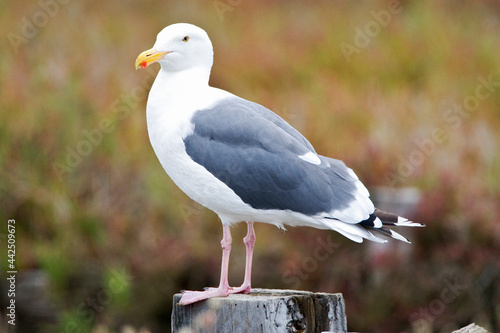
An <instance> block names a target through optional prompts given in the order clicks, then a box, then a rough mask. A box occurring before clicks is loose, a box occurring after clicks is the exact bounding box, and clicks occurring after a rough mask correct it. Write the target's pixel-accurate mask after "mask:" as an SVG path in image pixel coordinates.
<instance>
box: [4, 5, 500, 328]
mask: <svg viewBox="0 0 500 333" xmlns="http://www.w3.org/2000/svg"><path fill="white" fill-rule="evenodd" d="M176 22H189V23H193V24H196V25H198V26H200V27H202V28H204V29H205V30H206V31H207V32H208V34H209V36H210V37H211V39H212V42H213V44H214V49H215V64H214V68H213V70H212V77H211V85H213V86H217V87H220V88H223V89H226V90H229V91H231V92H233V93H235V94H237V95H240V96H242V97H244V98H246V99H249V100H253V101H256V102H259V103H261V104H263V105H265V106H267V107H269V108H270V109H272V110H274V111H275V112H277V113H278V114H280V115H281V116H282V117H284V118H285V119H286V120H287V121H289V122H290V123H291V124H292V125H293V126H295V127H296V128H298V129H299V130H300V131H301V132H302V133H303V134H304V135H305V136H306V137H307V138H308V139H309V140H310V141H311V142H312V144H313V145H314V146H315V147H316V149H317V151H318V152H319V153H321V154H323V155H327V156H331V157H335V158H339V159H342V160H344V161H345V162H346V163H347V164H348V165H349V166H350V167H351V168H353V169H354V170H355V172H356V173H357V174H358V176H359V177H360V178H361V180H362V181H363V182H364V183H365V184H366V185H367V186H368V187H369V188H370V189H372V190H373V192H374V193H389V194H391V193H392V196H393V197H395V198H396V199H401V198H400V195H399V194H398V193H400V192H397V191H398V189H401V188H403V189H405V191H406V192H408V191H407V190H408V189H409V191H410V193H415V191H418V193H419V197H420V199H419V200H418V202H416V203H415V205H414V206H413V208H408V209H407V214H410V216H408V217H410V218H412V219H414V220H416V221H418V222H421V223H425V224H426V225H427V227H426V228H425V229H418V230H409V231H408V230H403V231H402V232H403V233H404V234H405V235H407V236H408V237H409V238H411V240H412V245H405V244H394V243H391V244H388V245H387V246H386V247H385V248H383V249H381V248H379V247H374V246H373V245H370V244H366V243H364V244H362V245H359V244H354V243H352V242H349V241H348V240H346V239H344V238H343V237H342V236H340V235H337V234H334V233H333V232H332V233H329V232H327V231H319V230H313V229H309V228H300V229H291V230H289V231H287V232H282V231H280V230H278V229H276V228H274V227H272V226H269V225H264V224H259V225H257V227H256V232H257V244H256V249H255V259H254V272H253V285H254V286H255V287H262V288H297V289H306V290H312V291H322V292H332V293H333V292H341V293H343V294H344V297H345V299H346V305H347V316H348V325H349V330H350V331H370V332H450V331H451V330H453V329H456V328H459V327H462V326H465V325H466V324H469V323H470V322H476V323H477V324H479V325H482V326H484V327H486V328H488V329H489V330H490V331H492V332H494V331H499V330H500V282H499V280H500V263H499V261H500V259H499V258H500V256H499V253H500V251H499V249H500V223H499V222H498V216H500V204H499V203H500V173H499V169H500V147H499V144H500V93H499V91H500V56H499V55H500V34H499V32H500V2H498V1H472V0H470V1H439V2H437V1H431V0H424V1H402V2H395V3H394V2H393V1H384V0H381V1H356V2H354V1H298V0H291V1H277V0H276V1H263V0H260V1H244V0H241V1H229V0H220V1H219V0H215V1H212V0H210V1H201V0H200V1H161V2H160V1H156V2H153V1H129V0H125V1H124V0H122V1H118V0H108V1H94V0H89V1H77V0H64V1H63V0H59V1H57V0H41V1H39V2H36V1H11V0H7V1H6V0H4V1H1V2H0V35H1V36H3V39H2V40H3V44H2V47H1V48H0V59H1V61H0V165H1V169H0V170H1V178H0V204H1V210H0V220H1V221H2V226H3V227H2V228H1V230H0V239H1V242H2V244H6V239H7V236H6V234H7V227H6V224H7V220H8V219H15V220H16V222H17V224H16V226H17V229H16V236H17V243H16V245H17V253H16V254H17V256H16V264H17V269H18V272H19V273H18V275H17V289H18V292H17V295H16V300H17V315H18V325H17V332H134V331H137V332H139V331H141V332H165V331H170V326H169V324H170V311H171V307H172V305H171V301H172V295H173V294H174V293H177V292H179V291H180V290H181V289H195V290H199V289H201V288H202V287H205V286H215V285H216V284H217V282H218V279H219V269H220V244H219V240H220V239H221V237H222V233H221V230H222V228H221V225H220V222H219V221H218V219H217V217H216V216H215V214H213V213H212V212H210V211H207V210H206V209H204V208H202V207H200V206H199V205H197V204H196V203H193V202H192V201H191V200H190V199H189V198H188V197H186V196H185V195H184V194H183V193H182V192H181V191H180V190H179V189H178V188H176V186H175V185H174V184H173V182H172V181H171V180H170V179H169V178H168V176H167V175H166V174H165V172H164V171H163V169H162V167H161V165H160V163H159V162H158V161H157V158H156V156H155V155H154V152H153V150H152V148H151V146H150V143H149V139H148V135H147V130H146V122H145V121H146V118H145V107H146V99H147V92H148V91H149V87H150V85H151V83H152V80H153V78H154V76H155V75H156V72H157V71H158V69H159V66H157V65H155V66H151V67H150V68H148V69H147V70H143V71H135V69H134V61H135V58H136V57H137V55H138V54H139V53H140V52H142V51H143V50H146V49H148V48H150V47H151V46H152V45H153V43H154V41H155V37H156V34H157V33H158V32H159V31H160V30H161V29H162V28H163V27H165V26H167V25H169V24H172V23H176ZM380 189H382V190H380ZM406 192H404V193H406ZM413 196H414V197H415V195H413ZM375 199H377V198H375ZM393 201H394V200H393ZM395 202H396V204H397V203H398V202H400V201H398V200H395ZM233 229H234V231H233V240H234V242H233V253H232V257H231V264H230V283H231V284H232V285H239V284H240V283H241V280H242V278H243V269H244V267H243V266H244V264H243V260H244V246H243V243H242V242H241V238H242V237H243V236H244V234H245V231H246V228H245V227H244V226H243V225H239V226H237V227H236V228H233ZM325 242H326V244H330V245H329V246H330V247H329V249H334V250H333V251H330V252H329V255H328V256H327V258H324V257H321V258H319V257H317V255H315V249H317V248H318V246H322V245H321V244H325ZM332 244H334V245H332ZM2 252H3V253H6V250H5V247H4V249H2ZM1 257H2V260H1V261H0V270H1V273H0V274H2V279H1V282H0V283H1V287H2V290H3V291H2V293H1V295H0V301H1V305H2V309H1V311H2V314H3V315H2V317H3V318H2V320H4V319H5V312H4V311H5V306H4V305H6V304H7V301H8V300H7V298H6V297H7V296H6V292H5V290H6V287H7V285H6V282H5V281H6V280H5V278H4V277H3V276H4V274H5V272H6V271H7V260H6V259H3V258H6V257H4V256H3V255H2V256H1ZM4 327H5V326H4Z"/></svg>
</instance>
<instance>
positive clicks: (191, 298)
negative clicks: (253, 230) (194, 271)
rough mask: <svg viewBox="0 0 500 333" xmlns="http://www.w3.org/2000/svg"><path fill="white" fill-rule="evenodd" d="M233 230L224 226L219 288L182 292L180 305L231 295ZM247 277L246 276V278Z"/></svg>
mask: <svg viewBox="0 0 500 333" xmlns="http://www.w3.org/2000/svg"><path fill="white" fill-rule="evenodd" d="M231 242H232V240H231V230H230V229H229V226H227V225H224V226H223V237H222V241H221V242H220V244H221V246H222V267H221V272H220V283H219V287H218V288H210V289H207V290H205V291H185V292H184V293H183V294H182V297H181V300H180V301H179V304H180V305H187V304H191V303H195V302H199V301H202V300H204V299H207V298H211V297H218V296H222V297H226V296H227V295H229V291H230V287H229V282H228V278H227V275H228V270H229V254H230V253H231ZM245 279H246V278H245Z"/></svg>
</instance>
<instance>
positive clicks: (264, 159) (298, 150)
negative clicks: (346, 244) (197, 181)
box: [184, 97, 373, 223]
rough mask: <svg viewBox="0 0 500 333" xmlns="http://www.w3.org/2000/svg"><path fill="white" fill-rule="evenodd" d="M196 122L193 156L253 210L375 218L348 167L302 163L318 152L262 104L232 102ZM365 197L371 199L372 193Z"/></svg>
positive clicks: (190, 145) (190, 139) (189, 143)
mask: <svg viewBox="0 0 500 333" xmlns="http://www.w3.org/2000/svg"><path fill="white" fill-rule="evenodd" d="M192 122H193V124H194V131H193V133H192V134H190V135H188V136H186V137H185V139H184V143H185V147H186V152H187V154H188V155H189V156H190V157H191V158H192V159H193V160H194V161H195V162H196V163H198V164H200V165H202V166H204V167H205V168H206V169H207V170H208V171H209V172H210V173H212V174H213V175H214V176H215V177H217V178H218V179H219V180H220V181H222V182H224V183H225V184H226V185H227V186H228V187H230V188H231V189H232V190H233V191H234V192H235V193H236V194H237V195H238V196H239V197H240V198H241V199H242V200H243V201H244V202H245V203H247V204H249V205H250V206H252V207H253V208H256V209H279V210H291V211H294V212H300V213H303V214H307V215H317V214H325V215H328V216H329V217H333V218H337V217H336V215H335V212H337V213H338V214H337V216H342V217H343V216H344V215H345V211H346V210H353V216H356V217H355V220H351V221H346V222H350V223H357V222H360V221H362V220H363V219H365V218H367V217H368V216H369V215H370V214H371V213H372V212H373V211H367V209H366V208H365V207H364V205H360V204H358V203H357V202H358V201H359V197H360V187H359V184H361V183H360V182H359V180H358V179H357V177H356V176H355V175H354V173H352V171H351V170H350V169H348V168H347V167H346V166H345V164H344V163H343V162H342V161H338V160H333V159H329V158H326V157H322V156H320V157H319V161H321V163H320V164H317V163H312V162H308V161H307V160H305V159H303V158H300V157H299V156H303V155H305V154H307V153H310V152H314V149H313V148H312V145H311V144H310V143H309V142H308V141H307V139H305V138H304V137H303V136H302V135H301V134H300V133H299V132H298V131H297V130H295V129H294V128H293V127H292V126H290V125H289V124H288V123H287V122H285V121H284V120H283V119H282V118H280V117H279V116H278V115H276V114H275V113H273V112H272V111H270V110H268V109H266V108H264V107H262V106H260V105H258V104H255V103H252V102H249V101H246V100H244V99H241V98H238V97H231V98H228V99H225V100H223V101H221V102H219V103H218V104H217V105H214V106H213V107H211V108H210V109H206V110H200V111H198V112H196V113H195V115H194V116H193V118H192ZM361 186H362V184H361ZM362 188H364V186H362ZM364 190H365V191H366V189H364ZM362 195H363V196H366V198H368V193H367V191H366V195H365V193H362ZM372 207H373V206H372ZM369 209H370V208H368V210H369ZM371 209H372V210H373V208H371ZM342 211H344V212H342ZM339 219H340V218H339ZM342 220H344V218H342ZM348 220H350V219H349V218H348Z"/></svg>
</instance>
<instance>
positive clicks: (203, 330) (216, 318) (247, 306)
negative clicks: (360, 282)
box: [172, 289, 347, 333]
mask: <svg viewBox="0 0 500 333" xmlns="http://www.w3.org/2000/svg"><path fill="white" fill-rule="evenodd" d="M180 298H181V294H175V295H174V301H173V302H174V308H173V311H172V332H174V333H211V332H217V333H225V332H227V333H230V332H252V333H253V332H256V333H257V332H265V333H271V332H276V333H278V332H287V333H288V332H304V333H306V332H307V333H315V332H347V319H346V315H345V304H344V298H343V297H342V294H326V293H313V292H309V291H295V290H278V289H252V292H251V293H250V294H234V295H229V296H228V297H215V298H211V299H208V300H206V301H201V302H198V303H194V304H191V305H185V306H181V305H178V304H177V303H178V302H179V300H180Z"/></svg>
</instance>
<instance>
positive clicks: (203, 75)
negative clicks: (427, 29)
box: [135, 23, 423, 305]
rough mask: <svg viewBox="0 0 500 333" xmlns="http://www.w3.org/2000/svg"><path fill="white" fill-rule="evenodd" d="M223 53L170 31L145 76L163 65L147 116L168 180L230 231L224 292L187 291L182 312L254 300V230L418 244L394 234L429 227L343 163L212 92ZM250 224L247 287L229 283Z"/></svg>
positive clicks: (250, 106)
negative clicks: (236, 239)
mask: <svg viewBox="0 0 500 333" xmlns="http://www.w3.org/2000/svg"><path fill="white" fill-rule="evenodd" d="M213 55H214V53H213V47H212V43H211V41H210V38H209V37H208V35H207V33H206V32H205V31H204V30H203V29H201V28H199V27H197V26H195V25H192V24H188V23H176V24H172V25H169V26H167V27H166V28H164V29H163V30H162V31H161V32H160V33H159V34H158V36H157V38H156V42H155V44H154V46H153V48H151V49H149V50H147V51H144V52H142V53H141V54H140V55H139V56H138V58H137V60H136V64H135V65H136V69H139V68H145V67H147V66H149V65H150V64H152V63H155V62H157V63H159V64H160V66H161V68H160V71H159V72H158V75H157V77H156V79H155V81H154V83H153V85H152V87H151V90H150V92H149V96H148V101H147V106H146V114H147V127H148V134H149V139H150V141H151V145H152V146H153V149H154V151H155V153H156V156H157V157H158V159H159V161H160V163H161V165H162V166H163V168H164V169H165V171H166V173H167V174H168V175H169V176H170V178H171V179H172V180H173V181H174V183H175V184H176V185H177V186H178V187H179V188H180V189H181V190H182V191H184V192H185V193H186V194H187V195H188V196H189V197H190V198H191V199H193V200H194V201H196V202H198V203H199V204H201V205H203V206H205V207H207V208H208V209H210V210H212V211H214V212H215V213H216V214H217V215H218V216H219V218H220V220H221V222H222V226H223V237H222V241H221V246H222V265H221V276H220V283H219V286H218V287H217V288H206V289H205V290H204V291H184V292H183V295H182V297H181V300H180V302H179V304H180V305H186V304H191V303H194V302H198V301H201V300H205V299H208V298H211V297H226V296H228V295H229V294H234V293H249V292H250V291H251V271H252V256H253V249H254V244H255V232H254V222H261V223H269V224H273V225H275V226H277V227H279V228H283V229H284V226H285V225H288V226H294V227H295V226H309V227H313V228H318V229H325V230H334V231H336V232H338V233H340V234H342V235H343V236H345V237H347V238H349V239H351V240H352V241H354V242H358V243H361V242H362V241H363V239H368V240H370V241H374V242H379V243H384V242H387V239H389V238H393V239H397V240H400V241H403V242H408V243H409V241H408V240H407V239H406V238H405V237H403V236H402V235H400V234H399V233H397V232H395V231H394V230H391V229H390V228H389V227H392V226H405V227H421V226H423V225H422V224H420V223H415V222H412V221H409V220H408V219H406V218H403V217H400V216H398V215H396V214H391V213H387V212H384V211H381V210H379V209H377V208H375V207H374V205H373V203H372V201H371V200H370V194H369V192H368V190H367V189H366V187H365V186H364V185H363V184H362V183H361V181H360V180H359V179H358V177H357V176H356V174H355V173H354V172H353V171H352V169H350V168H348V167H347V166H346V165H345V164H344V163H343V162H342V161H340V160H336V159H332V158H329V157H326V156H322V155H319V154H318V153H317V152H316V151H315V150H314V147H313V146H312V145H311V143H310V142H309V141H308V140H307V139H306V138H305V137H304V136H303V135H302V134H300V133H299V132H298V131H297V130H296V129H295V128H293V127H292V126H291V125H290V124H288V123H287V122H286V121H285V120H283V119H282V118H281V117H279V116H278V115H277V114H275V113H274V112H272V111H271V110H269V109H267V108H266V107H264V106H262V105H259V104H257V103H254V102H251V101H248V100H245V99H243V98H241V97H238V96H236V95H233V94H231V93H230V92H227V91H225V90H222V89H218V88H215V87H211V86H210V85H209V77H210V71H211V68H212V64H213ZM243 221H245V222H246V223H247V229H248V232H247V235H246V236H245V238H244V239H243V241H244V244H245V247H246V264H245V276H244V281H243V284H242V285H241V286H240V287H235V288H232V287H230V286H229V282H228V266H229V255H230V252H231V244H232V239H231V231H230V227H231V226H232V225H234V224H236V223H238V222H243Z"/></svg>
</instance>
